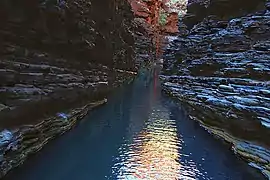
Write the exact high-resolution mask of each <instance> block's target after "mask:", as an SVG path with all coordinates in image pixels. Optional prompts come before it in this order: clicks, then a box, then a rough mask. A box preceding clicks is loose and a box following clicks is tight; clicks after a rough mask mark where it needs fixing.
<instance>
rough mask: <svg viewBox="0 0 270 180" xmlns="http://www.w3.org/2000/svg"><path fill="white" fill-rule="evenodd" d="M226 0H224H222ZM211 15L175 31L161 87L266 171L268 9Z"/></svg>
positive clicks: (269, 150)
mask: <svg viewBox="0 0 270 180" xmlns="http://www.w3.org/2000/svg"><path fill="white" fill-rule="evenodd" d="M226 2H227V1H226ZM269 10H270V9H269V2H267V3H266V6H265V7H264V8H263V10H261V11H258V12H256V13H251V14H248V15H244V16H242V17H238V18H232V19H229V20H225V19H223V18H221V17H218V16H215V15H213V14H214V13H212V15H211V16H207V17H206V18H204V20H203V21H202V22H200V23H198V24H196V25H195V26H193V28H191V29H190V30H188V28H185V27H187V26H185V25H182V28H185V29H182V30H180V31H182V32H186V33H179V36H178V37H177V38H176V39H175V40H174V41H173V42H172V43H171V44H169V46H168V48H167V51H166V54H165V56H164V59H165V62H164V70H163V75H162V76H161V79H162V80H163V88H164V91H165V92H167V93H168V94H170V95H172V96H173V97H175V98H176V99H178V100H180V101H182V102H183V103H184V104H185V106H186V107H187V108H188V112H189V114H190V117H191V119H194V120H197V121H199V122H200V123H201V124H202V126H203V127H204V128H206V129H207V130H208V131H209V132H210V133H212V134H214V135H215V136H217V137H219V138H221V139H224V140H225V141H227V142H230V143H231V144H232V148H233V150H234V151H235V152H236V153H237V154H238V155H240V156H241V157H243V158H244V159H245V160H247V161H248V162H250V165H252V166H254V167H257V168H259V169H260V170H261V171H262V172H263V173H264V174H265V175H266V176H267V177H269V171H270V168H269V167H270V141H269V136H270V119H269V117H270V99H269V98H270V83H269V82H270V24H269V23H270V11H269Z"/></svg>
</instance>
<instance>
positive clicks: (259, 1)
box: [183, 0, 265, 28]
mask: <svg viewBox="0 0 270 180" xmlns="http://www.w3.org/2000/svg"><path fill="white" fill-rule="evenodd" d="M264 4H265V0H249V1H244V0H239V1H232V0H189V1H188V6H187V14H186V15H185V17H184V19H183V20H184V23H185V24H186V25H187V26H188V27H189V28H192V26H193V25H195V24H197V23H199V22H200V21H202V20H203V19H204V18H205V17H207V16H209V15H216V16H218V17H219V18H220V19H223V20H228V19H230V18H233V17H240V16H243V15H247V14H249V13H252V12H256V11H258V10H261V9H263V8H264Z"/></svg>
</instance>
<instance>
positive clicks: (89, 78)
mask: <svg viewBox="0 0 270 180" xmlns="http://www.w3.org/2000/svg"><path fill="white" fill-rule="evenodd" d="M101 12H102V13H101ZM133 19H134V17H133V14H132V12H131V9H130V5H129V3H128V2H127V1H125V0H123V1H109V0H108V1H105V2H104V1H103V2H100V1H98V0H85V1H54V0H49V1H31V0H30V1H16V0H11V1H1V2H0V23H1V27H0V39H1V43H0V60H1V61H0V65H1V66H0V83H1V86H0V98H1V109H0V110H1V111H0V117H1V120H2V119H4V121H2V122H1V125H0V126H1V128H7V127H10V126H13V125H12V123H13V122H14V123H15V119H16V118H17V117H20V119H21V121H24V122H27V123H29V122H31V121H32V120H34V119H38V117H39V116H40V115H44V114H51V113H56V112H57V111H60V110H61V109H62V108H64V109H65V108H68V107H69V105H68V104H70V105H71V104H72V103H74V102H75V101H78V102H79V101H81V100H80V99H93V98H94V97H96V96H97V95H91V94H90V93H89V91H90V92H93V91H95V92H97V93H99V94H100V92H103V91H107V90H109V89H111V88H112V87H116V86H118V85H120V84H121V83H122V81H123V80H125V79H126V78H128V77H129V75H125V74H126V72H124V71H121V72H120V71H118V70H117V69H121V70H130V71H136V61H135V58H134V57H135V53H134V49H135V48H136V47H137V44H135V40H134V39H135V36H134V32H135V31H137V29H138V27H137V26H135V25H134V22H133ZM137 48H139V47H137ZM131 74H132V73H131ZM131 74H130V75H131ZM101 94H103V93H101ZM105 94H106V93H105ZM98 96H99V95H98ZM100 96H104V95H100ZM86 97H87V98H86ZM97 99H98V98H97ZM53 102H57V103H56V104H55V106H52V107H51V108H49V106H50V104H54V103H53ZM40 103H41V104H42V105H40V107H39V105H38V104H40ZM28 106H29V107H28ZM32 108H34V109H36V113H34V114H36V115H32V117H29V115H27V114H29V110H30V109H32ZM47 108H48V109H52V111H51V110H45V109H47ZM14 112H16V113H14ZM16 114H17V115H16ZM25 116H27V117H26V118H23V117H25ZM9 119H13V120H14V121H13V120H9ZM23 119H25V120H23ZM31 119H32V120H31ZM16 121H17V120H16ZM21 123H23V122H18V123H15V124H14V125H18V124H21Z"/></svg>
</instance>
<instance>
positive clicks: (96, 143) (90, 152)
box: [6, 72, 264, 180]
mask: <svg viewBox="0 0 270 180" xmlns="http://www.w3.org/2000/svg"><path fill="white" fill-rule="evenodd" d="M154 73H155V72H154ZM149 77H150V76H140V77H139V78H138V79H136V80H135V82H134V83H132V84H130V85H128V86H125V87H123V88H120V89H118V90H117V92H115V93H114V94H113V95H112V96H111V97H109V100H108V104H106V105H104V106H102V107H100V108H98V109H96V110H94V111H93V112H91V113H90V114H89V115H88V116H87V117H86V118H85V119H84V120H83V121H81V122H80V123H79V125H78V126H77V127H76V128H75V129H73V130H71V131H69V132H67V133H66V134H65V135H63V136H61V137H59V138H57V139H56V140H54V141H53V142H51V143H49V144H48V145H47V146H46V147H45V148H44V149H43V150H42V151H41V152H39V153H37V154H36V155H34V156H33V157H31V158H30V159H29V160H28V161H27V162H26V163H25V164H24V165H22V166H21V167H20V168H17V169H15V170H14V171H12V172H11V173H10V174H9V175H8V176H7V177H6V179H11V180H103V179H112V180H114V179H125V180H139V179H147V180H148V179H149V180H152V179H153V180H158V179H160V180H175V179H183V180H193V179H199V180H201V179H207V180H208V179H215V180H259V179H264V178H263V177H262V175H261V174H260V173H259V172H257V171H256V170H255V169H253V168H251V167H249V166H248V165H247V164H246V163H245V162H243V161H241V160H239V159H238V158H237V157H236V156H235V155H234V154H233V153H232V152H231V151H230V150H229V149H228V147H227V146H225V145H224V144H222V143H221V142H219V141H218V140H216V139H214V138H213V137H212V136H211V135H209V134H208V133H207V132H206V131H205V130H203V129H202V128H200V126H199V125H198V124H197V123H196V122H193V121H192V120H190V119H188V117H187V115H186V114H185V112H184V111H183V110H182V107H181V106H180V105H178V104H176V103H175V102H173V101H172V100H171V99H170V98H168V97H166V96H164V95H162V94H161V92H160V86H159V82H158V78H157V75H156V73H155V75H154V77H153V78H149Z"/></svg>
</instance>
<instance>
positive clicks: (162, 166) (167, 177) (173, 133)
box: [117, 111, 195, 180]
mask: <svg viewBox="0 0 270 180" xmlns="http://www.w3.org/2000/svg"><path fill="white" fill-rule="evenodd" d="M164 115H165V116H167V117H165V116H164ZM162 116H163V117H162ZM157 117H159V119H158V118H157ZM160 118H162V119H160ZM132 141H133V142H132V144H130V145H128V147H127V148H126V149H125V150H122V151H121V152H122V154H123V156H122V158H123V159H122V160H123V161H122V162H121V163H120V168H119V169H118V172H117V174H118V176H117V177H118V179H125V180H139V179H147V180H176V179H187V180H189V179H190V180H191V179H195V173H193V172H185V171H186V170H185V168H182V167H181V164H180V158H181V157H180V153H179V152H180V151H181V141H182V140H180V139H179V138H178V136H177V127H176V123H175V120H170V118H169V112H164V111H163V112H162V111H156V112H154V113H152V115H151V117H150V118H149V120H148V122H147V125H146V127H145V128H144V129H143V130H142V131H141V132H140V133H139V134H138V135H137V136H135V137H134V138H133V140H132ZM185 174H187V175H188V176H185Z"/></svg>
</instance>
